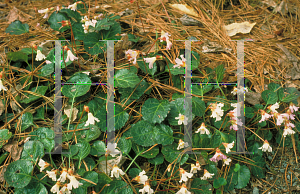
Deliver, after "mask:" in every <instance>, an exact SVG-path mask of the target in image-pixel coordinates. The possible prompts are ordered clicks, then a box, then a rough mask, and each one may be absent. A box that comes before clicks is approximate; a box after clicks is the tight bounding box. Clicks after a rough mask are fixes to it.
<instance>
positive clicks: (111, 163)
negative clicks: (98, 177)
mask: <svg viewBox="0 0 300 194" xmlns="http://www.w3.org/2000/svg"><path fill="white" fill-rule="evenodd" d="M126 159H127V157H125V156H122V154H121V155H120V156H118V157H117V158H116V159H111V160H107V173H108V174H107V175H108V176H110V172H111V170H112V167H113V166H114V165H115V164H117V165H118V167H119V168H120V167H121V166H122V164H123V163H124V162H125V160H126ZM99 170H100V171H101V172H104V173H105V174H106V161H105V160H104V161H102V162H100V163H99Z"/></svg>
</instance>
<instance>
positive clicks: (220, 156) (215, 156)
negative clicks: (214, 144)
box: [210, 148, 227, 162]
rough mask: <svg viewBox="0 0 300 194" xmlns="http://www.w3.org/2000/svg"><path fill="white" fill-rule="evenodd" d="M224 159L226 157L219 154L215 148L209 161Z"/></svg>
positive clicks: (219, 151)
mask: <svg viewBox="0 0 300 194" xmlns="http://www.w3.org/2000/svg"><path fill="white" fill-rule="evenodd" d="M226 158H227V157H226V156H225V155H224V154H223V153H222V152H221V150H220V149H219V148H217V149H216V153H215V155H214V156H213V157H212V158H211V159H210V161H213V162H217V161H219V160H223V159H226Z"/></svg>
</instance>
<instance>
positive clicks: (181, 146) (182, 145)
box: [177, 139, 189, 150]
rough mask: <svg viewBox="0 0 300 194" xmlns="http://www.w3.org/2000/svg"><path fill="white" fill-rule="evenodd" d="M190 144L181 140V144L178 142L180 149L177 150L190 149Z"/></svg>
mask: <svg viewBox="0 0 300 194" xmlns="http://www.w3.org/2000/svg"><path fill="white" fill-rule="evenodd" d="M188 145H189V144H188V142H186V143H185V142H184V141H182V140H181V139H180V140H179V142H178V147H177V150H180V149H182V148H184V147H188Z"/></svg>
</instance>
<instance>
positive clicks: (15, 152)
mask: <svg viewBox="0 0 300 194" xmlns="http://www.w3.org/2000/svg"><path fill="white" fill-rule="evenodd" d="M3 149H4V150H5V151H7V152H9V153H10V154H11V157H12V159H13V160H14V161H17V160H19V159H20V157H21V153H22V150H23V147H19V146H18V142H17V141H13V142H12V143H10V144H6V145H5V146H3Z"/></svg>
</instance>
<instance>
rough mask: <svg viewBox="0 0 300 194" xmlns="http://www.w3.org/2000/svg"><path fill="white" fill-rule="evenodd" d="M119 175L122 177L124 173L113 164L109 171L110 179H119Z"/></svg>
mask: <svg viewBox="0 0 300 194" xmlns="http://www.w3.org/2000/svg"><path fill="white" fill-rule="evenodd" d="M120 174H121V175H124V174H125V173H124V172H123V171H122V170H121V169H120V168H119V167H118V166H117V165H116V164H115V165H114V167H113V169H112V171H111V177H114V176H115V177H116V178H119V176H120Z"/></svg>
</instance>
